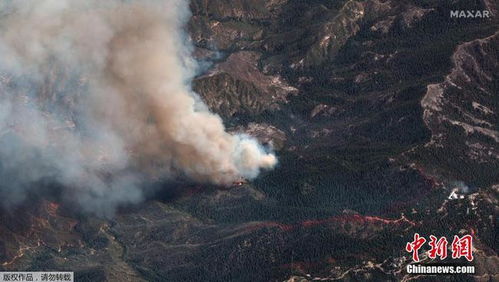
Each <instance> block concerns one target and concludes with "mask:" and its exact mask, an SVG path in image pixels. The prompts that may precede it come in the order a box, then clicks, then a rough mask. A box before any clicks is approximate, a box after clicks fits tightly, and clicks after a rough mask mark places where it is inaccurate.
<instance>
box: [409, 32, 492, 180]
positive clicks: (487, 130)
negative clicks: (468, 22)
mask: <svg viewBox="0 0 499 282" xmlns="http://www.w3.org/2000/svg"><path fill="white" fill-rule="evenodd" d="M498 46H499V33H495V34H494V35H492V36H489V37H486V38H483V39H476V40H473V41H470V42H466V43H464V44H461V45H459V46H458V47H457V48H456V51H455V53H454V54H453V56H452V61H453V64H454V68H453V69H452V71H451V73H450V74H448V75H447V76H446V77H445V80H444V81H443V82H442V83H438V84H430V85H428V87H427V92H426V95H425V96H424V98H423V99H422V101H421V105H422V107H423V109H424V120H425V123H426V124H427V126H428V127H429V128H430V129H431V130H432V139H431V141H430V142H429V143H428V144H426V145H425V149H424V150H425V151H427V152H428V154H431V155H433V156H434V158H435V159H431V160H429V161H426V163H427V165H428V166H431V167H433V168H434V169H436V170H438V169H439V168H442V167H446V168H447V172H448V173H451V174H452V176H453V177H456V178H459V177H460V178H466V180H467V181H473V182H475V181H477V178H480V177H484V178H485V179H486V178H487V177H489V179H490V180H491V181H492V183H489V184H494V182H493V181H494V180H495V179H497V178H498V177H499V171H498V170H497V167H498V166H499V114H498V112H497V111H498V110H499V108H498V103H497V102H498V101H497V97H496V96H497V93H499V88H498V86H497V81H498V79H499V77H498V74H497V69H498V66H499V59H498V55H497V54H499V48H498ZM449 150H452V152H450V151H449ZM419 153H420V152H418V154H419ZM449 154H451V155H454V156H455V158H452V159H449V158H442V159H440V160H438V156H445V155H449ZM449 168H450V169H449ZM477 169H479V170H480V171H478V172H477V173H479V174H478V175H474V174H473V173H470V174H468V173H464V174H463V170H469V172H472V171H475V170H477Z"/></svg>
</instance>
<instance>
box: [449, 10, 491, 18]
mask: <svg viewBox="0 0 499 282" xmlns="http://www.w3.org/2000/svg"><path fill="white" fill-rule="evenodd" d="M450 17H451V18H452V19H488V18H491V17H492V13H491V12H490V11H489V10H452V11H450Z"/></svg>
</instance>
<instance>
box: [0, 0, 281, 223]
mask: <svg viewBox="0 0 499 282" xmlns="http://www.w3.org/2000/svg"><path fill="white" fill-rule="evenodd" d="M188 4H189V3H188V1H184V0H163V1H159V0H158V1H153V0H148V1H143V0H140V1H139V0H137V1H124V0H123V1H120V0H108V1H100V0H24V1H8V0H6V1H2V2H1V3H0V198H1V201H2V202H3V203H4V204H6V203H7V204H9V203H16V202H19V201H21V200H23V198H24V197H25V196H26V193H27V192H28V191H30V190H31V189H36V186H37V183H39V182H43V181H49V182H55V183H59V184H60V185H62V186H63V187H65V188H64V195H65V197H68V198H70V199H72V200H76V201H77V202H78V203H79V204H80V205H81V206H82V208H84V209H86V210H89V211H93V212H97V213H101V214H105V215H107V214H111V213H112V212H113V210H114V208H115V207H116V206H117V205H119V204H122V203H130V202H132V203H133V202H137V201H140V200H141V198H142V189H143V186H144V185H143V184H144V183H147V182H150V181H155V180H160V179H164V178H174V177H187V178H189V179H192V180H194V181H198V182H208V183H215V184H227V183H230V182H232V181H234V180H235V179H237V178H239V177H244V178H254V177H256V176H257V175H258V173H259V171H260V169H262V168H271V167H273V166H274V164H275V163H276V158H275V156H274V155H273V154H270V153H267V152H265V151H264V150H263V149H262V147H261V146H260V145H259V144H258V143H257V142H256V141H255V140H254V139H252V138H249V137H247V136H244V135H231V134H229V133H227V132H226V131H225V128H224V125H223V123H222V120H221V119H220V117H219V116H217V115H215V114H213V113H210V112H209V111H208V109H207V108H206V106H205V105H204V104H203V103H202V101H200V99H199V98H198V97H197V96H196V94H195V93H193V92H192V91H191V90H190V82H191V80H192V77H193V75H194V74H195V71H196V64H195V62H194V61H193V59H192V58H191V57H190V51H191V47H190V46H189V44H188V38H187V36H186V35H185V33H184V31H183V27H184V24H185V22H186V21H187V20H188V17H189V9H188Z"/></svg>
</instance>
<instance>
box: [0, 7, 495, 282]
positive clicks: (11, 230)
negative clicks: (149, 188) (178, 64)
mask: <svg viewBox="0 0 499 282" xmlns="http://www.w3.org/2000/svg"><path fill="white" fill-rule="evenodd" d="M475 4H476V5H475ZM475 4H473V5H471V4H469V1H465V0H462V1H451V2H449V1H417V0H407V1H392V0H387V1H382V0H349V1H346V0H341V1H316V0H310V1H300V0H210V1H208V0H192V2H191V10H192V18H191V21H190V22H189V26H188V30H189V32H190V34H191V37H192V40H193V43H194V44H195V47H196V54H195V55H196V57H197V58H200V59H202V60H204V61H205V62H206V63H207V64H206V66H207V67H206V70H205V71H204V72H203V73H200V74H199V76H198V77H197V78H196V79H195V82H194V85H193V88H194V90H195V91H196V92H198V93H199V94H200V96H201V98H202V99H203V100H204V101H206V103H207V105H208V106H209V107H210V109H211V110H212V111H214V112H217V113H219V114H220V115H221V116H222V117H223V119H224V121H225V122H226V123H227V125H228V127H229V128H230V129H231V130H232V131H238V132H245V133H247V134H249V135H252V136H255V137H257V138H258V139H259V140H260V141H261V142H262V143H264V144H265V146H267V147H270V148H274V149H275V150H276V151H277V155H278V157H279V164H278V166H277V168H276V169H275V170H274V171H272V172H268V173H266V174H264V175H262V177H261V178H258V179H257V180H256V181H254V182H252V183H245V182H244V181H241V183H237V184H236V185H235V186H234V187H232V188H230V189H225V188H221V187H212V186H203V185H201V186H196V185H191V184H185V183H174V184H171V183H166V184H164V185H163V184H161V186H162V187H161V189H158V191H159V192H158V193H157V194H155V195H151V197H150V200H149V201H148V202H146V203H144V204H143V205H139V206H135V207H124V208H123V209H122V210H120V212H119V213H118V214H117V215H116V217H115V218H114V219H113V220H102V219H96V218H91V217H88V216H86V215H80V214H77V213H76V212H75V211H74V210H72V209H71V207H64V206H59V205H58V203H57V201H58V197H57V195H56V196H54V199H51V200H50V201H48V200H47V199H44V198H42V199H38V197H35V196H34V198H37V199H36V200H35V201H33V202H32V203H31V204H30V205H27V206H24V207H20V208H19V209H17V210H15V211H14V212H9V211H3V210H2V211H0V270H14V269H18V270H19V269H30V270H47V269H56V270H58V269H70V270H74V271H76V272H77V278H79V279H80V280H85V279H86V280H92V281H99V280H109V281H141V280H147V281H165V280H167V281H313V280H314V279H315V281H317V280H319V279H324V280H335V279H336V280H346V281H359V280H379V281H389V280H404V279H405V280H410V279H413V278H415V277H414V276H409V275H407V274H406V273H405V271H404V270H403V269H404V268H405V266H406V265H407V264H408V263H410V262H411V258H410V254H409V253H407V252H405V250H404V247H405V244H406V243H407V242H408V241H410V240H411V239H412V236H413V235H414V233H415V232H419V233H420V234H424V235H425V236H427V235H430V234H435V235H438V236H446V237H447V238H451V237H452V236H453V235H464V234H472V235H473V236H474V240H475V242H476V245H475V248H476V249H475V251H474V255H475V260H474V262H473V263H472V264H473V265H475V266H476V267H477V274H476V275H475V276H459V278H462V279H464V280H484V281H493V280H497V279H498V272H497V269H498V265H499V262H498V256H497V251H498V250H497V214H498V212H499V210H498V194H499V191H498V188H499V186H498V185H499V184H498V183H499V174H498V173H499V169H498V168H499V145H498V143H499V128H498V125H499V116H498V113H499V99H498V96H497V94H498V93H499V89H498V88H497V87H498V85H497V81H498V71H497V70H498V64H499V63H498V57H497V56H498V53H499V52H498V51H499V50H498V46H499V44H498V43H499V42H498V41H499V39H498V37H499V34H498V32H497V27H498V25H497V15H496V14H495V15H496V16H495V17H494V18H492V19H472V20H465V21H464V20H463V21H462V20H452V19H450V18H449V11H450V10H451V9H475V10H477V9H490V10H494V9H495V5H494V4H495V3H494V1H476V3H475ZM470 5H471V6H470ZM493 13H494V12H493ZM5 79H8V78H2V77H0V83H2V81H3V80H5ZM51 87H53V85H48V86H47V89H45V90H44V91H46V92H47V95H48V97H50V93H51V91H52V90H51ZM0 134H1V133H0ZM0 181H1V180H0ZM163 186H164V187H163ZM54 190H57V189H54ZM453 191H458V193H459V196H457V197H450V195H451V193H452V192H453ZM55 194H57V193H55ZM426 250H427V249H425V251H426ZM431 262H432V261H431V260H429V259H427V258H425V260H424V261H423V263H431ZM444 262H445V263H456V261H454V260H451V259H449V260H447V261H444ZM457 262H459V263H461V261H457ZM462 263H463V264H467V263H466V262H462ZM441 277H442V280H444V281H453V280H455V279H457V278H456V277H457V276H439V279H440V278H441ZM420 278H421V279H426V278H428V279H431V277H420ZM77 281H78V280H77Z"/></svg>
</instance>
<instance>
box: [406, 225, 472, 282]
mask: <svg viewBox="0 0 499 282" xmlns="http://www.w3.org/2000/svg"><path fill="white" fill-rule="evenodd" d="M429 239H430V240H429V241H427V240H426V238H424V237H421V236H420V235H419V233H416V234H414V238H413V240H412V241H411V242H408V243H407V244H406V246H405V250H406V251H407V252H409V253H411V255H412V261H413V263H411V264H409V265H407V269H406V270H407V273H409V274H462V273H469V274H473V273H475V267H474V266H472V265H453V264H452V265H451V264H433V261H434V260H436V259H438V260H440V261H442V260H445V259H447V258H452V259H461V258H465V259H466V260H467V261H468V262H472V261H473V237H472V236H471V235H464V236H462V237H459V236H457V235H454V238H453V239H452V242H451V243H450V246H449V242H450V241H449V240H447V238H446V237H440V238H437V237H436V236H434V235H430V236H429ZM427 242H428V245H429V247H430V250H429V251H427V252H424V253H423V254H421V257H420V249H421V248H423V246H424V245H425V244H426V243H427ZM422 257H424V259H423V260H422ZM430 260H431V261H430ZM422 261H425V262H429V263H427V264H419V262H422Z"/></svg>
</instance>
